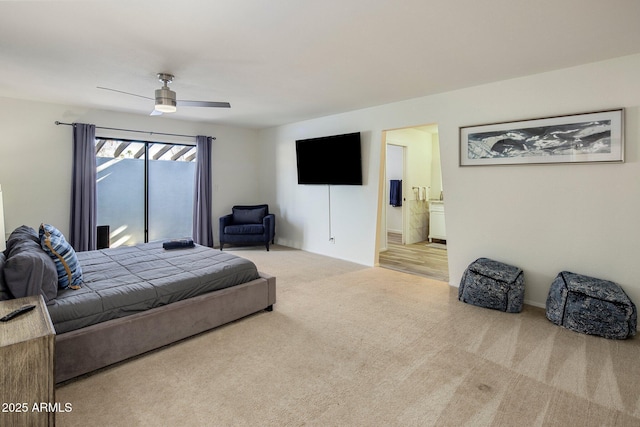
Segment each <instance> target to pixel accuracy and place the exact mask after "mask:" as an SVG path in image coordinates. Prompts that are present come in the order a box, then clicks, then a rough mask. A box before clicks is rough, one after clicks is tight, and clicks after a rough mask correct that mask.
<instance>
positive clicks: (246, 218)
mask: <svg viewBox="0 0 640 427" xmlns="http://www.w3.org/2000/svg"><path fill="white" fill-rule="evenodd" d="M232 212H233V223H234V224H262V219H263V218H264V217H265V215H266V214H267V208H266V207H260V208H248V209H247V208H233V209H232Z"/></svg>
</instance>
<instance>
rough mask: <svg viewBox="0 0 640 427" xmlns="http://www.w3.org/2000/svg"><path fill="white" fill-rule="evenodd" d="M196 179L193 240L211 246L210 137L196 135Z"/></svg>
mask: <svg viewBox="0 0 640 427" xmlns="http://www.w3.org/2000/svg"><path fill="white" fill-rule="evenodd" d="M196 147H197V154H196V181H195V186H194V197H193V241H194V242H195V243H197V244H199V245H202V246H209V247H213V227H212V223H211V137H208V136H197V137H196Z"/></svg>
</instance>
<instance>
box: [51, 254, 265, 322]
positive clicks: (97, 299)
mask: <svg viewBox="0 0 640 427" xmlns="http://www.w3.org/2000/svg"><path fill="white" fill-rule="evenodd" d="M77 256H78V261H79V262H80V265H81V267H82V271H83V282H84V283H83V286H82V288H81V289H78V290H73V289H65V290H60V291H59V292H58V296H57V297H56V298H55V299H53V300H51V301H49V303H48V304H47V308H48V309H49V314H50V316H51V320H52V322H53V326H54V328H55V330H56V333H58V334H61V333H64V332H69V331H72V330H75V329H80V328H83V327H85V326H89V325H93V324H96V323H100V322H104V321H107V320H111V319H116V318H120V317H125V316H128V315H131V314H134V313H139V312H142V311H145V310H149V309H151V308H154V307H159V306H162V305H166V304H171V303H173V302H176V301H180V300H184V299H187V298H192V297H194V296H198V295H202V294H205V293H207V292H212V291H216V290H219V289H224V288H229V287H231V286H235V285H239V284H241V283H245V282H248V281H251V280H254V279H257V278H258V277H259V274H258V270H257V268H256V266H255V264H253V262H251V261H249V260H247V259H244V258H240V257H238V256H236V255H233V254H229V253H226V252H222V251H220V250H217V249H212V248H208V247H204V246H200V245H196V246H195V247H192V248H184V249H175V250H165V249H163V247H162V242H152V243H145V244H140V245H136V246H128V247H119V248H111V249H102V250H96V251H87V252H78V253H77Z"/></svg>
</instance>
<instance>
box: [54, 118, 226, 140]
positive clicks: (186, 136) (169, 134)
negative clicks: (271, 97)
mask: <svg viewBox="0 0 640 427" xmlns="http://www.w3.org/2000/svg"><path fill="white" fill-rule="evenodd" d="M55 124H56V126H59V125H65V126H74V125H75V123H63V122H59V121H57V120H56V121H55ZM96 129H107V130H120V131H124V132H138V133H148V134H149V135H165V136H181V137H183V138H196V136H195V135H180V134H177V133H163V132H151V131H147V130H135V129H119V128H107V127H102V126H96ZM211 139H212V140H214V141H215V139H216V137H215V136H212V137H211Z"/></svg>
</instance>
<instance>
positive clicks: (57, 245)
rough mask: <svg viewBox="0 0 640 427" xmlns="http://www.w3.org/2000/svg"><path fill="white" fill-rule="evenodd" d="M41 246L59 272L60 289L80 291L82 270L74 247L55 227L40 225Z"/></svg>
mask: <svg viewBox="0 0 640 427" xmlns="http://www.w3.org/2000/svg"><path fill="white" fill-rule="evenodd" d="M40 246H42V249H44V251H45V252H46V253H47V254H49V256H50V257H51V259H53V262H54V263H55V264H56V270H57V271H58V288H60V289H67V288H71V289H80V287H81V285H82V268H81V267H80V263H79V262H78V257H77V256H76V252H75V251H74V250H73V247H71V245H70V244H69V243H68V242H67V240H66V239H65V238H64V236H63V235H62V233H61V232H60V230H58V229H57V228H55V227H54V226H53V225H49V224H41V225H40Z"/></svg>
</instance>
